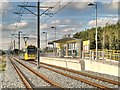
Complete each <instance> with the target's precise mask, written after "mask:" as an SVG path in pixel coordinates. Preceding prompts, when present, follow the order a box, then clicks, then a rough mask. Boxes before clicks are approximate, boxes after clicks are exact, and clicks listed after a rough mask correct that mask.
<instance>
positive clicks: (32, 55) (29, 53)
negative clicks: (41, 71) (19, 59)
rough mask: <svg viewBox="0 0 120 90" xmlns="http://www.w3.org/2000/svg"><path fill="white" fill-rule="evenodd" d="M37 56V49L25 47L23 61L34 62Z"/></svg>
mask: <svg viewBox="0 0 120 90" xmlns="http://www.w3.org/2000/svg"><path fill="white" fill-rule="evenodd" d="M36 55H37V48H36V47H35V46H33V45H29V46H26V48H25V53H24V60H35V59H36Z"/></svg>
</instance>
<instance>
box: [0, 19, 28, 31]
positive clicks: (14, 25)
mask: <svg viewBox="0 0 120 90" xmlns="http://www.w3.org/2000/svg"><path fill="white" fill-rule="evenodd" d="M27 26H28V23H27V22H24V21H21V22H19V23H18V22H17V23H12V24H7V25H5V24H3V25H2V24H0V27H2V29H3V30H15V29H23V28H26V27H27Z"/></svg>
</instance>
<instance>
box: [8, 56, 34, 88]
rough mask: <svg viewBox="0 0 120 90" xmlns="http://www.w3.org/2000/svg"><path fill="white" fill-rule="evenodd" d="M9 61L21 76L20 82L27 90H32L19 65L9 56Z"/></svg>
mask: <svg viewBox="0 0 120 90" xmlns="http://www.w3.org/2000/svg"><path fill="white" fill-rule="evenodd" d="M9 59H10V61H11V64H12V65H13V67H14V69H15V70H16V72H17V73H18V75H19V77H20V78H21V80H22V82H23V83H24V85H25V86H26V88H27V89H28V90H33V87H32V85H31V84H30V83H29V81H28V79H27V78H26V76H25V75H24V74H23V72H22V71H21V70H20V69H19V67H18V66H17V65H16V64H15V63H14V62H13V61H12V59H11V58H9Z"/></svg>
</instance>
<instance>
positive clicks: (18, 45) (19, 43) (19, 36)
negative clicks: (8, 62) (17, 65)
mask: <svg viewBox="0 0 120 90" xmlns="http://www.w3.org/2000/svg"><path fill="white" fill-rule="evenodd" d="M20 33H22V32H21V31H19V32H18V49H19V50H20Z"/></svg>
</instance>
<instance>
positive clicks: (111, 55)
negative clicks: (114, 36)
mask: <svg viewBox="0 0 120 90" xmlns="http://www.w3.org/2000/svg"><path fill="white" fill-rule="evenodd" d="M82 56H83V58H89V59H93V60H94V59H95V58H96V51H94V50H90V51H89V53H83V55H82ZM97 58H98V59H109V60H120V51H119V50H104V51H98V52H97Z"/></svg>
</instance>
